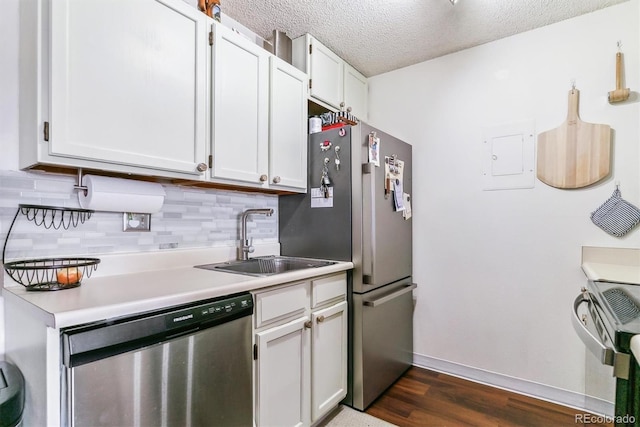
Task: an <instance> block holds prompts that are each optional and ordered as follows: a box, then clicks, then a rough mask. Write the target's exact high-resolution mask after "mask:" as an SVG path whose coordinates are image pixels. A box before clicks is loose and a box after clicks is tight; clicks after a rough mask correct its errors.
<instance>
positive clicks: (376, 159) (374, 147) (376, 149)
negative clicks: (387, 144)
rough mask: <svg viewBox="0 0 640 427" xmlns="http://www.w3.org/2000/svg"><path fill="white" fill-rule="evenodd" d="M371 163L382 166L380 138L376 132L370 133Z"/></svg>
mask: <svg viewBox="0 0 640 427" xmlns="http://www.w3.org/2000/svg"><path fill="white" fill-rule="evenodd" d="M369 163H373V164H374V165H376V166H380V138H378V137H377V136H376V134H375V132H372V133H370V134H369Z"/></svg>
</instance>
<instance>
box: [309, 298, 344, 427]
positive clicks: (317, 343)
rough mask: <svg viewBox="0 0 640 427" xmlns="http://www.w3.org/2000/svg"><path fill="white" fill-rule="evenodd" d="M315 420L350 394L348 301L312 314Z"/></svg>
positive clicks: (312, 386)
mask: <svg viewBox="0 0 640 427" xmlns="http://www.w3.org/2000/svg"><path fill="white" fill-rule="evenodd" d="M311 321H312V322H313V326H312V330H313V337H312V341H311V349H312V350H311V351H312V354H313V357H312V361H311V418H312V422H314V421H316V420H317V419H319V418H320V417H322V416H323V415H324V414H325V413H327V411H329V410H331V409H332V408H333V407H335V405H337V404H338V403H339V402H340V401H341V400H342V399H343V398H344V397H345V396H346V395H347V302H346V301H343V302H341V303H338V304H336V305H333V306H331V307H329V308H325V309H323V310H318V311H316V312H315V313H312V315H311Z"/></svg>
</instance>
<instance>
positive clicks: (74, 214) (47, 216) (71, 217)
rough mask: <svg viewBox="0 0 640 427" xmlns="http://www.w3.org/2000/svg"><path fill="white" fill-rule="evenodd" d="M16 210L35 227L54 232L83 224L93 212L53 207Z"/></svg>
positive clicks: (27, 206)
mask: <svg viewBox="0 0 640 427" xmlns="http://www.w3.org/2000/svg"><path fill="white" fill-rule="evenodd" d="M18 209H19V211H20V213H22V215H24V216H25V217H27V219H28V220H29V221H33V222H34V223H35V224H36V225H37V226H43V227H44V228H46V229H50V228H53V229H55V230H59V229H60V228H61V227H62V228H63V229H65V230H68V229H69V228H70V227H71V226H73V227H77V226H78V224H84V222H85V221H86V220H88V219H89V218H91V215H92V214H93V211H90V210H86V209H72V208H57V207H53V206H36V205H20V206H19V208H18ZM16 216H17V213H16ZM14 221H15V219H14Z"/></svg>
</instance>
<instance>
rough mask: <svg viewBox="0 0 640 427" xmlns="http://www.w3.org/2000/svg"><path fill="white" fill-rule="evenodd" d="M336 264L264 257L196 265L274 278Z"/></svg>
mask: <svg viewBox="0 0 640 427" xmlns="http://www.w3.org/2000/svg"><path fill="white" fill-rule="evenodd" d="M335 263H336V262H335V261H320V260H316V259H309V258H295V257H286V256H264V257H256V258H251V259H248V260H246V261H229V262H221V263H218V264H204V265H196V266H195V267H196V268H203V269H205V270H214V271H223V272H226V273H236V274H244V275H247V276H273V275H274V274H281V273H287V272H289V271H295V270H303V269H305V268H317V267H325V266H327V265H332V264H335Z"/></svg>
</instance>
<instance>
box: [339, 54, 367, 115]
mask: <svg viewBox="0 0 640 427" xmlns="http://www.w3.org/2000/svg"><path fill="white" fill-rule="evenodd" d="M368 101H369V83H368V82H367V78H366V77H365V76H363V75H362V74H360V72H358V70H356V69H355V68H353V67H352V66H351V65H349V64H346V63H345V64H344V104H345V105H346V106H349V107H351V113H352V114H353V115H354V116H356V117H357V118H359V119H360V120H364V121H367V119H368V114H369V107H368V104H367V103H368Z"/></svg>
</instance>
